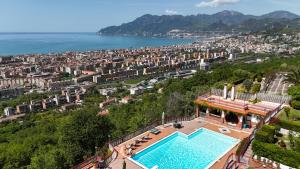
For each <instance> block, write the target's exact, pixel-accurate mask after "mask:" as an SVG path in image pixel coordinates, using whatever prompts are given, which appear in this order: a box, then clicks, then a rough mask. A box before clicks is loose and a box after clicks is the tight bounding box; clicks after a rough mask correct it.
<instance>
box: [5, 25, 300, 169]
mask: <svg viewBox="0 0 300 169" xmlns="http://www.w3.org/2000/svg"><path fill="white" fill-rule="evenodd" d="M176 33H177V32H176V31H173V32H172V36H177V35H176ZM179 33H182V32H179ZM178 36H181V35H178ZM299 44H300V34H299V33H292V34H291V33H290V34H286V33H260V34H259V33H257V34H252V33H240V34H236V33H235V34H232V35H230V36H229V35H228V34H226V35H218V36H216V37H212V38H209V39H206V40H197V39H195V41H194V42H193V43H191V44H185V45H173V46H161V47H144V48H138V49H111V50H109V49H108V50H96V51H86V52H64V53H49V54H30V55H18V56H3V57H0V99H1V101H2V102H1V104H0V106H1V108H2V109H3V110H0V112H1V114H0V124H2V125H6V124H7V125H10V124H11V125H21V126H22V125H23V123H25V122H26V119H27V118H29V119H30V118H32V117H35V116H38V118H43V116H46V117H47V118H48V117H49V116H52V115H53V114H55V115H56V116H58V117H59V118H62V119H63V118H64V116H72V118H76V116H73V115H72V113H73V114H77V115H78V117H79V118H78V119H77V120H78V121H77V122H78V123H79V124H78V123H76V124H74V123H70V124H72V125H66V126H65V127H66V128H63V129H60V128H59V127H58V128H57V129H55V130H63V131H60V132H61V133H64V132H67V133H66V135H68V134H71V135H70V137H72V138H73V137H74V138H75V137H77V132H81V129H82V128H83V127H82V125H83V126H85V125H89V124H91V123H87V122H86V121H84V120H86V119H88V118H99V119H102V120H103V119H109V120H110V124H107V126H106V124H105V122H103V126H102V127H103V131H104V130H105V131H107V133H104V134H102V135H103V137H105V138H103V140H101V146H102V147H97V146H96V147H93V148H91V149H93V153H91V152H89V154H88V155H87V156H85V157H84V158H82V157H80V158H79V160H77V161H76V162H72V163H67V162H66V164H64V165H67V166H68V167H71V168H74V169H79V168H80V169H91V168H95V169H96V168H97V169H98V168H99V169H102V168H103V169H104V168H113V169H114V168H122V167H123V168H124V166H125V168H126V166H127V168H130V169H142V168H152V169H154V168H158V167H157V165H159V164H158V162H157V161H156V158H154V157H159V156H160V154H159V153H161V152H162V151H164V150H165V147H164V144H162V145H160V144H161V142H162V140H167V141H170V142H172V141H177V138H178V139H179V140H180V139H181V137H184V138H185V137H187V138H189V137H192V138H193V137H195V138H197V139H201V138H200V136H201V134H203V132H204V134H205V133H206V134H207V135H208V136H209V137H207V139H212V140H210V141H208V142H215V141H216V140H219V138H223V140H221V141H220V140H219V141H216V143H215V144H218V145H224V147H221V146H220V147H219V149H220V150H222V152H219V153H212V154H211V156H210V157H209V158H211V159H217V160H216V161H214V160H208V162H207V163H205V165H206V168H207V167H209V168H215V169H219V168H226V169H233V168H235V169H236V168H247V167H254V168H268V169H271V168H282V169H287V168H290V167H291V166H292V168H293V167H295V166H296V165H298V164H299V162H296V161H295V159H297V157H300V156H299V154H297V153H298V152H297V153H296V151H298V148H299V147H297V146H299V145H300V142H299V143H298V142H297V141H295V142H294V143H293V145H292V144H291V143H290V141H291V140H288V138H292V139H294V140H297V139H299V128H297V126H296V127H295V126H294V125H292V124H287V123H288V122H286V121H292V122H291V123H293V122H294V121H295V123H296V122H298V120H299V119H298V118H299V110H298V109H299V105H298V100H299V97H298V93H297V92H292V93H291V92H290V89H293V90H297V89H298V88H297V86H298V85H299V84H298V82H299V79H296V80H294V81H293V80H286V79H287V77H290V75H291V74H292V73H293V72H292V71H291V70H290V69H289V65H288V64H291V66H290V68H291V69H292V68H294V67H297V63H298V62H297V61H298V59H299V56H298V55H299V51H300V45H299ZM280 59H283V60H284V61H280V62H279V61H278V60H280ZM278 64H279V65H278ZM245 65H246V66H245ZM253 65H254V66H257V68H256V67H252V66H253ZM268 66H270V69H271V70H269V69H268ZM272 66H274V67H272ZM275 69H276V70H275ZM294 88H295V89H294ZM70 112H71V113H70ZM292 112H293V113H292ZM93 113H96V117H92V116H91V114H93ZM70 114H71V115H70ZM83 114H85V115H86V116H88V117H84V118H83V119H84V120H83V121H80V120H81V117H80V116H81V115H83ZM290 114H293V115H290ZM131 116H132V117H131ZM291 116H292V117H293V118H291ZM127 118H128V121H127V120H126V121H124V119H127ZM281 118H282V119H281ZM50 119H51V118H50ZM99 119H97V120H99ZM157 119H159V120H157ZM283 119H284V120H283ZM278 121H279V122H278ZM280 121H281V122H280ZM283 121H284V122H283ZM32 125H37V124H32ZM55 125H56V124H55ZM77 125H78V128H75V129H74V128H72V126H77ZM101 125H102V124H101ZM273 125H277V127H278V128H276V129H275V127H274V126H273ZM70 126H71V127H70ZM111 126H114V128H113V127H111ZM124 126H125V127H124ZM132 126H134V127H132ZM68 127H70V128H68ZM89 127H90V126H89ZM93 127H95V126H93ZM112 128H113V129H112ZM69 129H70V130H74V133H76V134H74V135H72V134H73V133H71V132H70V133H68V130H69ZM51 130H52V129H51ZM53 130H54V129H53ZM95 130H97V131H98V132H99V128H98V126H97V129H96V128H95ZM100 130H101V131H102V128H101V129H100ZM113 130H115V131H114V132H113ZM75 131H76V132H75ZM108 131H110V132H108ZM4 132H5V131H4ZM275 132H276V134H275ZM83 133H86V132H85V131H84V132H83ZM111 133H112V134H111ZM0 134H1V133H0ZM220 134H222V135H220ZM87 135H93V136H94V135H97V134H95V133H94V131H93V132H92V133H87ZM225 136H226V137H225ZM227 136H228V137H227ZM53 137H54V136H53ZM55 137H56V136H55ZM101 137H102V136H101ZM264 137H268V139H264ZM169 138H174V140H172V139H171V140H169ZM55 139H56V138H55ZM96 139H98V138H94V140H96ZM188 140H189V142H191V144H190V143H189V142H183V143H182V145H183V147H185V148H187V149H188V150H189V151H186V152H187V153H186V152H185V155H186V156H188V155H189V154H188V152H190V151H194V149H201V151H199V152H197V153H195V156H196V157H197V158H204V157H206V155H207V154H209V153H210V152H207V153H204V154H202V152H203V151H207V148H205V147H201V146H200V147H198V142H197V145H196V143H194V142H193V141H192V139H191V140H190V138H189V139H188ZM224 140H225V141H224ZM253 140H254V141H253ZM48 141H49V140H48ZM60 141H61V140H60ZM60 141H55V143H53V144H62V145H63V146H66V145H68V144H69V142H66V143H65V142H63V141H62V142H63V143H61V142H60ZM75 141H77V140H75ZM223 141H224V142H223ZM1 142H3V143H7V142H9V141H8V140H5V139H3V141H2V140H1V139H0V143H1ZM45 142H46V141H45ZM49 142H51V141H49ZM99 142H100V141H99ZM208 142H205V141H204V142H203V144H209V143H208ZM51 144H52V143H51ZM96 144H98V143H96ZM166 144H167V143H166ZM263 144H269V146H276V147H277V148H278V149H280V150H278V152H279V153H280V155H281V156H284V157H285V153H286V152H288V153H290V154H289V155H291V156H292V157H291V159H290V161H287V162H286V161H283V160H281V159H278V158H277V157H273V156H272V155H269V154H267V155H268V156H266V153H264V152H261V151H259V149H258V148H256V147H258V146H263ZM277 144H278V145H279V146H280V148H279V146H277ZM298 144H299V145H298ZM153 145H157V146H158V147H160V148H158V150H155V151H152V150H151V151H150V150H149V151H150V152H148V153H149V154H150V155H149V157H148V156H147V152H145V151H148V148H149V147H150V149H151V147H153ZM193 146H194V147H193ZM226 146H227V147H226ZM284 146H285V148H283V147H284ZM286 147H288V148H286ZM190 148H192V149H190ZM223 148H227V149H228V150H229V151H225V149H224V151H223ZM176 149H177V150H178V151H177V150H176ZM219 149H213V151H214V152H218V151H219ZM170 151H171V150H168V151H166V152H165V153H166V154H167V155H170V156H171V157H172V153H175V154H176V155H178V156H179V155H180V153H182V152H181V151H179V149H178V148H176V147H175V148H174V147H173V149H172V151H173V152H170ZM272 151H273V149H267V148H265V152H268V153H270V152H272ZM292 151H293V152H292ZM144 152H145V153H146V155H144V154H143V153H144ZM294 152H295V153H294ZM72 153H73V150H72V151H71V154H72ZM151 153H153V154H151ZM222 153H224V154H223V156H222ZM293 153H294V154H293ZM220 154H221V156H220V158H219V157H216V155H220ZM295 154H296V155H295ZM146 157H147V158H146ZM150 157H151V158H150ZM285 158H287V157H285ZM0 160H1V158H0ZM194 161H195V162H196V161H197V160H194ZM198 161H199V160H198ZM192 163H193V162H192V161H190V163H189V165H190V164H192ZM160 164H161V165H162V166H164V167H166V166H167V167H169V165H170V164H169V163H167V162H166V163H165V162H163V161H162V162H161V163H160ZM193 164H194V163H193ZM146 165H147V166H146ZM195 165H199V163H197V164H195ZM149 166H151V167H149ZM0 167H1V163H0ZM68 167H66V168H68ZM159 168H160V167H159ZM162 168H163V167H162Z"/></svg>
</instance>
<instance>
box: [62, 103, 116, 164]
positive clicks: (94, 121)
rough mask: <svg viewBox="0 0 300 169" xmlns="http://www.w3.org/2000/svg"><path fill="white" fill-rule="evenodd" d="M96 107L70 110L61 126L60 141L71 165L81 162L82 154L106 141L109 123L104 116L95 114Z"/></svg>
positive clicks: (90, 152) (109, 128) (88, 153)
mask: <svg viewBox="0 0 300 169" xmlns="http://www.w3.org/2000/svg"><path fill="white" fill-rule="evenodd" d="M96 113H97V109H94V108H90V109H89V108H85V109H80V110H77V111H75V112H72V115H71V117H70V118H69V119H67V121H66V122H65V124H64V125H63V126H62V127H61V129H60V132H61V133H62V134H61V137H60V143H61V144H62V147H63V149H64V151H65V153H66V157H67V163H68V164H69V165H70V166H71V165H74V164H77V163H78V162H81V161H82V160H83V156H89V155H92V154H94V153H95V147H96V146H97V147H102V146H104V144H105V143H106V142H107V141H108V135H109V133H110V130H111V126H112V125H111V124H110V122H109V121H108V119H107V118H106V117H102V116H97V115H96Z"/></svg>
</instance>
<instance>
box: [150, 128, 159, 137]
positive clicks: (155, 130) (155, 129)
mask: <svg viewBox="0 0 300 169" xmlns="http://www.w3.org/2000/svg"><path fill="white" fill-rule="evenodd" d="M150 133H152V134H155V135H157V134H159V133H160V131H159V130H158V129H157V128H154V129H151V130H150Z"/></svg>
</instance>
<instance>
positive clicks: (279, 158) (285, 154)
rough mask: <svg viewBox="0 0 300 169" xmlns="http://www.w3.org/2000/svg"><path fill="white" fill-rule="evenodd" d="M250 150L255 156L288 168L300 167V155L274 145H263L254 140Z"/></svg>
mask: <svg viewBox="0 0 300 169" xmlns="http://www.w3.org/2000/svg"><path fill="white" fill-rule="evenodd" d="M252 150H253V153H254V154H255V155H258V156H260V157H266V158H268V159H270V160H273V161H276V162H279V163H281V164H284V165H288V166H290V167H295V168H297V167H300V160H299V159H300V153H298V152H296V151H293V150H286V149H283V148H281V147H279V146H277V145H276V144H269V143H263V142H260V141H258V140H254V141H253V143H252Z"/></svg>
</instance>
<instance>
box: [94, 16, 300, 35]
mask: <svg viewBox="0 0 300 169" xmlns="http://www.w3.org/2000/svg"><path fill="white" fill-rule="evenodd" d="M174 29H179V30H182V31H186V32H199V31H232V30H236V31H264V30H283V29H289V30H300V16H299V15H296V14H294V13H291V12H288V11H274V12H271V13H268V14H264V15H260V16H255V15H245V14H243V13H241V12H237V11H229V10H225V11H222V12H218V13H215V14H212V15H208V14H198V15H188V16H183V15H161V16H158V15H150V14H146V15H143V16H141V17H139V18H137V19H135V20H134V21H132V22H129V23H124V24H122V25H120V26H109V27H106V28H103V29H101V30H100V31H99V32H98V33H99V34H104V35H150V36H151V35H164V34H167V32H169V31H171V30H174Z"/></svg>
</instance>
